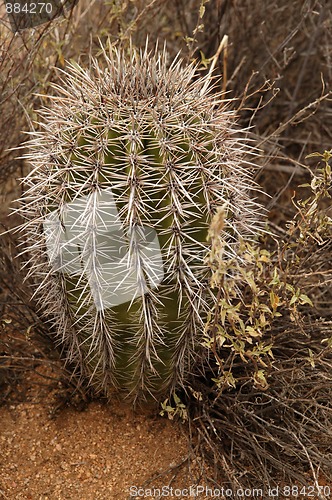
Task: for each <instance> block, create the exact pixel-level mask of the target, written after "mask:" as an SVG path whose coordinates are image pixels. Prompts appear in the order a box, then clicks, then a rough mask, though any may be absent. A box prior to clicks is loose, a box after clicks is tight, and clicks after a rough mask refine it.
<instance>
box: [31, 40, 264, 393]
mask: <svg viewBox="0 0 332 500" xmlns="http://www.w3.org/2000/svg"><path fill="white" fill-rule="evenodd" d="M100 61H102V62H101V63H100ZM195 72H196V68H195V66H194V65H189V66H183V64H182V62H181V60H179V59H176V60H175V61H174V62H173V63H172V64H171V65H170V66H168V63H167V53H166V51H165V50H164V51H162V52H158V50H157V49H156V51H155V53H153V54H151V53H149V52H148V51H147V50H145V51H141V52H138V51H136V50H134V49H133V48H131V49H130V50H129V52H124V51H122V50H118V49H114V48H111V49H110V51H109V53H107V54H106V51H105V50H104V51H103V55H102V57H101V59H100V60H99V61H97V60H93V62H92V64H91V67H90V68H89V69H83V68H82V67H80V66H79V65H78V64H76V63H72V64H69V65H68V70H67V71H66V72H65V73H64V77H63V80H62V82H61V84H60V85H59V84H58V85H54V86H53V87H54V89H55V94H56V95H54V96H53V97H52V98H51V99H52V105H51V106H50V107H49V108H47V109H43V110H41V111H40V112H39V114H40V117H41V120H40V123H39V127H38V130H37V131H35V132H33V133H32V134H33V137H32V139H31V140H30V141H29V142H28V147H29V153H28V154H27V155H26V157H27V158H28V160H29V162H30V163H31V164H32V166H33V169H32V171H31V173H30V174H29V175H28V176H27V178H26V179H25V184H26V186H27V189H26V191H25V193H24V196H23V202H24V203H23V204H22V207H21V212H22V214H23V216H24V217H25V218H26V219H27V221H26V223H25V224H24V230H25V234H26V238H25V241H26V242H28V244H27V245H26V251H27V252H28V254H29V262H30V264H31V265H30V274H32V275H34V279H35V282H36V283H37V288H36V296H37V297H38V298H39V301H40V304H41V305H42V307H43V310H44V312H45V313H46V314H47V316H48V317H52V318H53V321H54V325H55V328H56V331H57V333H58V338H59V341H60V342H61V343H62V344H63V345H64V346H65V352H66V356H67V358H68V360H69V361H75V362H76V363H77V366H79V367H80V370H81V372H82V373H83V374H85V375H88V376H89V377H90V380H91V382H92V383H94V384H95V386H96V387H97V388H99V389H102V390H104V391H106V392H107V391H108V390H109V387H111V386H117V387H120V388H125V389H126V390H127V391H128V392H129V393H131V394H133V395H134V396H135V397H139V396H141V395H142V394H148V393H150V394H152V395H153V396H155V397H157V396H158V395H159V394H160V393H165V391H169V390H171V389H173V388H174V386H175V385H176V384H179V383H181V382H182V381H183V379H184V376H185V373H186V371H187V370H188V369H189V364H190V361H191V359H192V357H193V354H194V353H195V350H196V347H197V345H198V344H199V341H200V335H201V334H202V333H203V327H204V319H205V317H206V314H207V312H208V310H209V308H210V307H211V303H213V300H214V297H213V295H212V293H211V291H210V290H209V278H210V276H209V270H208V268H207V267H206V266H205V265H204V257H205V256H206V254H207V252H208V250H209V244H208V243H207V234H208V227H209V224H210V221H211V218H212V216H213V214H214V213H215V212H216V210H217V209H218V207H220V206H224V208H225V209H224V213H225V220H224V227H223V229H222V230H221V231H220V236H219V237H220V239H221V241H222V242H223V248H224V251H225V252H226V255H228V256H232V257H233V256H234V255H236V246H237V242H238V240H239V236H243V237H247V236H248V235H255V234H257V231H258V225H259V222H258V221H259V217H258V211H259V210H258V209H259V207H258V205H257V204H256V203H255V202H254V201H253V200H252V199H251V198H250V197H249V194H248V192H249V190H250V189H252V188H253V187H254V185H253V181H252V174H251V164H250V163H249V162H248V161H246V160H245V157H246V154H247V152H248V151H247V149H248V148H247V147H246V145H245V141H244V140H243V139H241V133H240V132H239V131H238V130H237V129H236V126H235V117H234V114H233V113H232V112H231V111H230V110H229V109H228V108H227V104H226V102H225V101H223V99H222V96H221V95H220V94H217V93H213V92H212V91H211V89H210V88H209V86H208V85H207V82H206V79H204V78H199V79H195V78H194V77H195Z"/></svg>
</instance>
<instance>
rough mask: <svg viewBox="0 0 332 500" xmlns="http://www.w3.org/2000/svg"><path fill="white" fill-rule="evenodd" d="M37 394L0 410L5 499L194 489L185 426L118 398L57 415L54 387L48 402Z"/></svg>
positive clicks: (76, 498)
mask: <svg viewBox="0 0 332 500" xmlns="http://www.w3.org/2000/svg"><path fill="white" fill-rule="evenodd" d="M38 387H39V389H38ZM50 387H51V386H50ZM29 391H30V393H29V394H28V396H29V397H28V398H27V401H23V402H19V403H14V404H12V403H11V404H7V405H4V406H2V407H1V408H0V426H1V428H0V450H1V453H0V498H3V499H11V500H21V499H22V500H23V499H24V500H39V499H43V500H46V499H49V500H58V499H60V500H97V499H102V500H113V499H119V500H127V499H129V498H130V499H134V498H136V497H135V495H134V493H135V488H136V489H137V488H138V487H143V488H145V489H151V488H153V487H156V488H157V487H159V488H161V487H162V486H163V485H171V486H172V487H173V488H186V487H188V486H189V485H190V484H193V478H192V476H191V475H190V472H189V467H188V465H187V462H186V459H187V458H188V453H189V447H188V440H187V437H186V434H185V432H184V429H181V425H180V424H176V423H174V422H171V421H169V420H167V419H166V418H162V417H160V416H158V413H157V412H156V411H154V412H153V413H152V412H151V410H147V409H145V410H144V409H139V410H136V411H135V412H133V410H132V407H131V406H129V405H128V404H125V403H123V402H119V401H118V400H115V401H114V402H111V403H107V404H105V403H102V402H100V401H99V402H98V401H94V402H91V403H90V404H88V405H87V406H86V408H85V409H84V410H83V411H78V410H76V409H74V408H72V407H69V408H64V409H61V410H60V411H58V412H57V413H56V414H55V415H54V412H53V410H54V398H53V397H52V390H51V389H50V390H48V384H47V383H46V384H44V387H43V397H42V401H41V400H40V399H41V398H40V386H39V385H38V384H37V385H36V384H35V385H31V388H29ZM29 391H28V392H29ZM181 462H183V464H182V466H181V467H179V464H181ZM130 487H133V489H132V490H131V489H130ZM138 493H139V496H137V498H147V497H148V496H146V495H144V496H143V495H142V490H140V491H139V492H138ZM147 495H149V492H147ZM154 498H158V496H156V497H154ZM177 498H181V497H179V496H178V497H177Z"/></svg>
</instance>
